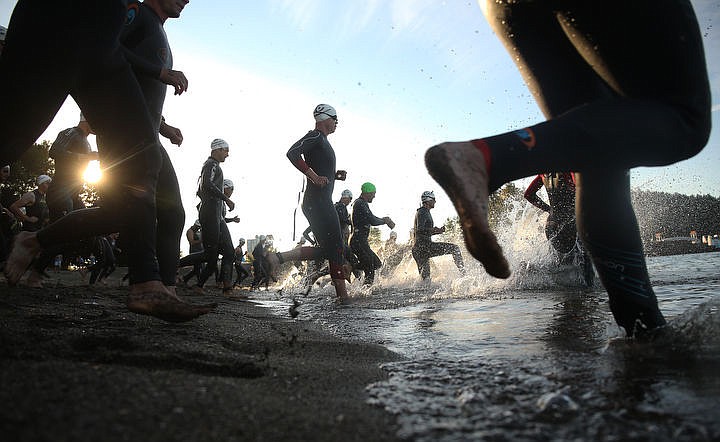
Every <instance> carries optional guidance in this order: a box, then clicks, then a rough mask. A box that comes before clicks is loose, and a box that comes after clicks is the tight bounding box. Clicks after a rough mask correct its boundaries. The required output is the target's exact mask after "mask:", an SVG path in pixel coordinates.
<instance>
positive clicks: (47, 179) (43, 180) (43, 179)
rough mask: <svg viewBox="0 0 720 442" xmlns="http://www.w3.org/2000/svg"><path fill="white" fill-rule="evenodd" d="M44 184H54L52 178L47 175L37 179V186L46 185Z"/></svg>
mask: <svg viewBox="0 0 720 442" xmlns="http://www.w3.org/2000/svg"><path fill="white" fill-rule="evenodd" d="M44 183H52V178H50V177H49V176H47V175H40V176H39V177H37V185H38V186H39V185H41V184H44Z"/></svg>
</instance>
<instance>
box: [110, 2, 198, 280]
mask: <svg viewBox="0 0 720 442" xmlns="http://www.w3.org/2000/svg"><path fill="white" fill-rule="evenodd" d="M129 3H130V6H129V9H128V11H129V12H128V19H127V21H126V25H125V27H124V28H123V31H122V33H121V34H120V44H121V45H122V49H123V53H124V55H125V57H126V58H127V59H128V61H129V62H130V65H131V66H132V68H133V72H134V73H135V77H137V80H138V82H139V83H140V88H141V89H142V91H143V96H144V97H145V102H146V103H147V108H148V111H149V112H150V117H151V121H152V124H153V127H154V128H155V130H156V131H159V130H160V125H161V123H162V111H163V106H164V104H165V94H166V92H167V85H166V84H165V83H163V82H162V81H160V79H159V77H160V71H161V70H162V69H172V67H173V57H172V51H171V50H170V43H169V42H168V39H167V35H166V34H165V29H164V28H163V22H162V20H161V19H160V17H158V15H157V14H156V13H155V11H154V10H153V9H152V8H150V7H149V6H146V5H145V4H144V3H140V4H139V5H138V4H137V3H135V4H133V2H129ZM136 6H137V8H136ZM102 141H103V140H102V138H101V137H100V138H98V143H102ZM160 154H161V155H162V163H161V166H160V171H159V174H158V181H157V193H156V206H157V231H156V232H157V245H156V253H157V260H158V265H159V269H160V276H161V278H162V282H163V284H165V286H174V285H175V281H176V277H177V267H178V260H179V257H180V241H181V239H182V231H183V226H184V225H185V209H184V208H183V205H182V198H181V197H180V185H179V184H178V179H177V175H176V174H175V169H174V168H173V165H172V162H171V161H170V157H169V156H168V153H167V151H166V150H165V148H164V147H161V148H160Z"/></svg>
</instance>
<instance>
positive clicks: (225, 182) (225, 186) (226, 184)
mask: <svg viewBox="0 0 720 442" xmlns="http://www.w3.org/2000/svg"><path fill="white" fill-rule="evenodd" d="M234 188H235V185H234V184H233V182H232V181H230V180H229V179H227V178H225V179H224V180H223V190H225V189H234Z"/></svg>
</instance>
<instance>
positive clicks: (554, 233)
mask: <svg viewBox="0 0 720 442" xmlns="http://www.w3.org/2000/svg"><path fill="white" fill-rule="evenodd" d="M543 186H544V187H545V190H546V191H547V194H548V200H549V201H550V204H548V203H546V202H545V201H543V200H542V199H541V198H540V197H539V196H538V194H537V193H538V191H539V190H540V189H541V188H542V187H543ZM524 196H525V199H526V200H528V201H529V202H530V204H532V205H533V206H535V207H537V208H538V209H540V210H542V211H544V212H547V213H548V219H547V222H546V223H545V236H546V237H547V239H548V240H550V243H551V244H552V246H553V248H554V249H555V250H557V251H558V253H560V254H561V255H567V254H568V253H570V252H571V251H572V250H573V249H574V248H575V241H576V239H577V229H576V227H575V178H574V177H573V174H572V173H543V174H540V175H538V176H536V177H535V179H534V180H533V181H532V182H531V183H530V185H529V186H528V187H527V189H526V190H525V195H524Z"/></svg>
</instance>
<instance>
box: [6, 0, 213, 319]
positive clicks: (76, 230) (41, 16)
mask: <svg viewBox="0 0 720 442" xmlns="http://www.w3.org/2000/svg"><path fill="white" fill-rule="evenodd" d="M176 3H177V5H178V6H179V5H181V4H183V5H184V2H176ZM126 15H127V2H126V1H124V0H112V1H100V2H99V1H96V0H67V1H63V2H37V1H33V0H19V1H18V2H17V4H16V6H15V8H14V10H13V14H12V17H11V19H10V25H9V26H8V29H9V30H8V34H7V38H6V44H5V47H4V49H3V54H2V57H0V96H2V97H3V105H2V106H0V164H10V163H12V162H13V161H15V160H16V159H17V158H19V157H20V156H21V155H22V154H23V152H25V151H26V150H27V149H28V147H29V146H31V145H32V143H33V142H34V141H35V140H36V139H37V138H38V137H39V136H40V135H41V134H42V133H43V131H44V130H45V128H47V126H48V125H49V123H50V121H52V119H53V117H54V116H55V114H56V113H57V111H58V109H60V107H61V106H62V104H63V103H64V102H65V99H66V98H67V96H68V95H72V97H73V98H74V100H75V101H76V102H77V103H78V105H79V106H80V109H81V110H82V111H83V114H84V115H85V116H86V117H87V119H88V121H89V122H90V124H91V125H92V127H93V129H95V131H96V132H97V134H98V135H99V136H102V137H104V138H105V139H106V140H108V142H107V143H106V145H105V147H104V148H103V149H101V150H100V159H101V162H103V163H104V165H105V169H104V178H105V182H107V183H109V185H107V186H105V188H104V189H103V192H102V194H103V207H102V208H100V209H98V210H99V213H98V214H97V215H95V217H94V219H93V220H91V221H90V220H88V221H86V222H85V223H83V224H81V223H79V222H78V221H77V220H76V217H75V214H76V213H78V212H81V211H75V212H73V213H71V214H69V215H67V216H66V217H63V218H61V219H60V220H58V221H57V222H56V223H53V224H52V225H50V226H48V227H47V228H46V229H43V230H41V231H39V232H38V234H37V235H36V234H34V233H21V234H20V236H18V237H17V239H16V241H15V245H14V247H13V251H12V252H11V254H10V257H9V258H8V261H7V263H6V265H5V269H4V271H5V275H6V277H7V278H8V282H9V283H10V284H11V285H12V284H15V283H17V281H18V280H19V279H20V277H21V276H22V274H23V273H24V271H25V270H26V269H27V267H28V266H29V264H30V262H31V261H32V259H33V257H34V256H36V254H37V253H38V252H39V251H40V250H41V249H42V248H47V247H49V246H53V245H57V244H62V243H65V242H76V241H79V240H81V239H83V238H84V237H87V236H88V234H92V233H95V232H94V230H98V232H97V233H109V232H113V231H118V230H120V232H121V236H122V237H123V238H125V239H126V241H125V252H126V254H127V255H128V264H129V267H128V270H129V275H130V294H129V295H128V300H127V305H128V308H129V309H130V310H131V311H133V312H136V313H140V314H149V315H153V316H156V317H158V318H161V319H164V320H167V321H187V320H190V319H193V318H195V317H197V316H199V315H201V314H204V313H207V312H208V311H209V310H210V309H209V308H207V307H195V306H191V305H189V304H187V303H185V302H183V301H181V300H179V299H178V298H177V297H175V296H173V295H172V293H171V292H170V291H169V290H168V289H167V287H165V286H164V285H163V284H162V282H161V281H160V279H161V278H160V274H159V270H158V264H157V258H156V256H155V245H156V238H155V226H156V223H157V219H156V216H155V189H156V185H157V177H158V171H159V169H160V166H161V164H162V160H161V153H160V144H159V142H158V139H157V132H156V131H155V129H154V128H153V125H152V123H151V119H150V116H149V113H148V111H147V108H146V105H145V100H144V98H143V95H142V92H141V90H140V87H139V86H138V84H137V79H136V78H135V75H133V72H132V70H131V68H130V65H129V64H128V63H127V61H126V60H125V58H124V57H123V56H122V52H121V50H120V45H119V40H118V36H119V34H120V31H121V29H122V27H123V23H124V22H125V17H126ZM58 35H61V36H62V38H58ZM48 66H52V69H48ZM163 81H165V82H166V83H167V84H171V85H173V86H174V87H175V88H176V91H178V90H180V91H184V90H185V89H186V88H187V83H186V82H185V81H183V79H178V78H175V79H173V78H167V79H165V80H163ZM85 210H89V209H85ZM115 226H119V228H116V227H115Z"/></svg>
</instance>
